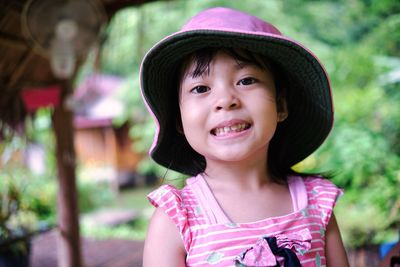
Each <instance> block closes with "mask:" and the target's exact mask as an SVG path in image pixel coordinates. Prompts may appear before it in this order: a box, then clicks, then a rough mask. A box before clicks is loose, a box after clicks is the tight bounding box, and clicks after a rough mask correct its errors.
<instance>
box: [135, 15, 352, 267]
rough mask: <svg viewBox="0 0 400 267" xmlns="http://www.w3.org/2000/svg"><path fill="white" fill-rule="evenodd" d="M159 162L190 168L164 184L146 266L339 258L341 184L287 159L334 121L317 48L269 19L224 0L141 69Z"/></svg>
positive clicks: (336, 262)
mask: <svg viewBox="0 0 400 267" xmlns="http://www.w3.org/2000/svg"><path fill="white" fill-rule="evenodd" d="M141 84H142V94H143V97H144V100H145V102H146V104H147V106H148V108H149V110H150V111H151V112H152V114H153V115H154V118H155V120H156V121H157V123H158V131H157V133H156V136H155V140H154V144H153V147H152V148H151V156H152V158H153V159H154V160H155V161H156V162H158V163H159V164H161V165H163V166H165V167H167V168H169V169H172V170H175V171H178V172H181V173H183V174H186V175H189V176H192V178H189V179H188V180H187V182H186V184H187V185H186V186H185V187H184V188H183V189H182V190H178V189H176V188H175V187H173V186H170V185H163V186H161V187H160V188H159V189H157V190H155V191H154V192H152V193H151V194H150V195H149V196H148V198H149V200H150V201H151V203H152V204H153V205H154V206H155V207H157V209H156V211H155V213H154V215H153V217H152V219H151V223H150V226H149V231H148V235H147V238H146V242H145V248H144V260H143V262H144V263H143V265H144V266H145V267H149V266H157V267H158V266H171V267H172V266H173V267H177V266H330V267H346V266H348V262H347V257H346V253H345V250H344V248H343V243H342V240H341V237H340V232H339V229H338V226H337V224H336V220H335V217H334V215H333V212H332V210H333V207H334V205H335V202H336V199H337V197H338V196H339V195H340V194H341V190H340V189H338V188H337V187H336V186H335V185H333V184H332V183H331V182H330V181H328V180H326V179H324V178H323V177H321V176H318V177H317V176H309V175H305V174H299V173H296V172H295V171H293V170H292V169H291V166H293V165H294V164H296V163H298V162H299V161H301V160H303V159H304V158H306V157H307V156H308V155H310V154H311V153H312V152H313V151H314V150H315V149H316V148H317V147H319V146H320V145H321V143H322V142H323V141H324V139H325V138H326V136H327V135H328V133H329V131H330V129H331V127H332V123H333V107H332V100H331V94H330V85H329V80H328V77H327V75H326V73H325V71H324V68H323V67H322V65H321V64H320V63H319V62H318V60H317V59H316V57H315V56H314V55H313V54H312V53H311V52H310V51H309V50H307V49H306V48H304V47H303V46H301V45H300V44H299V43H297V42H295V41H293V40H291V39H289V38H287V37H284V36H282V35H281V33H280V32H279V31H278V30H277V29H276V28H275V27H274V26H272V25H271V24H269V23H267V22H265V21H262V20H260V19H259V18H256V17H254V16H251V15H248V14H245V13H242V12H240V11H236V10H232V9H228V8H212V9H208V10H205V11H203V12H201V13H199V14H198V15H197V16H195V17H193V18H192V19H191V20H190V21H189V22H188V23H187V24H186V25H185V26H184V27H183V28H182V30H181V31H179V32H177V33H175V34H172V35H170V36H168V37H166V38H165V39H163V40H162V41H160V42H159V43H158V44H156V45H155V46H154V47H153V48H152V49H151V50H150V51H149V52H148V54H147V55H146V56H145V58H144V60H143V64H142V69H141Z"/></svg>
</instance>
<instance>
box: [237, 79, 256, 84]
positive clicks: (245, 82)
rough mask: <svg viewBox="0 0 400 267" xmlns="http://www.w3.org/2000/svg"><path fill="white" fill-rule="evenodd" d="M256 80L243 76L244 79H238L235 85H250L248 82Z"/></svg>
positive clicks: (251, 82)
mask: <svg viewBox="0 0 400 267" xmlns="http://www.w3.org/2000/svg"><path fill="white" fill-rule="evenodd" d="M256 82H257V80H256V79H255V78H252V77H248V78H244V79H241V80H240V81H238V83H237V85H250V84H253V83H256Z"/></svg>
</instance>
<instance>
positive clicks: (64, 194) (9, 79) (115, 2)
mask: <svg viewBox="0 0 400 267" xmlns="http://www.w3.org/2000/svg"><path fill="white" fill-rule="evenodd" d="M29 1H32V0H0V142H1V141H2V140H3V137H4V136H5V135H4V134H5V133H7V132H8V131H9V129H14V130H16V129H19V128H20V126H21V125H23V122H24V120H25V118H26V116H27V115H29V113H28V111H27V109H26V107H25V105H24V103H23V100H22V98H21V95H23V92H25V91H27V90H26V88H44V89H46V88H52V89H54V87H57V88H59V89H60V90H59V91H60V100H59V102H60V105H57V106H55V108H54V111H53V114H52V127H53V131H54V133H55V139H56V158H57V173H58V188H59V189H58V190H59V191H58V209H57V211H58V227H57V228H58V232H59V242H58V243H57V245H58V248H57V249H58V251H59V253H58V266H61V267H81V266H83V263H82V252H81V244H80V242H81V241H80V230H79V210H78V204H77V203H78V200H77V189H76V170H75V168H76V159H75V151H74V140H73V138H74V127H73V112H72V111H71V110H69V108H68V107H67V105H64V104H63V103H64V101H65V100H66V97H67V96H68V94H70V93H71V92H72V88H71V80H70V79H71V78H63V79H60V78H57V77H56V76H55V75H54V74H53V71H52V69H51V65H50V63H49V59H48V58H47V57H46V56H44V55H42V54H40V53H37V51H36V50H35V49H34V47H33V44H32V40H29V38H27V37H26V34H24V33H23V29H22V28H23V27H22V24H23V23H22V22H21V21H22V19H23V16H22V15H23V12H24V7H25V6H26V5H27V3H29ZM50 1H57V2H59V3H60V2H61V3H64V2H62V1H65V2H67V1H83V0H50ZM84 1H89V0H84ZM93 1H95V0H93ZM97 1H98V3H99V4H100V5H101V6H102V7H103V10H104V13H105V22H106V23H108V22H109V21H110V19H111V18H112V16H113V15H114V14H115V13H116V12H117V11H118V10H121V9H123V8H125V7H129V6H138V5H141V4H144V3H147V2H152V1H155V0H97ZM42 2H43V1H42ZM53 3H54V2H53ZM80 3H82V2H80ZM46 15H47V14H43V16H46ZM82 62H83V59H79V60H77V64H76V65H75V70H74V73H76V70H77V69H78V68H79V66H80V64H81V63H82ZM72 78H73V76H72ZM44 92H45V91H44Z"/></svg>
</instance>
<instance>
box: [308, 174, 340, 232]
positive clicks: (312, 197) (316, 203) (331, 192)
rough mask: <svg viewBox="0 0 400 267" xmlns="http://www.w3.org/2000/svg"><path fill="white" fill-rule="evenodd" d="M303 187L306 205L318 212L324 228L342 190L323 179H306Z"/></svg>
mask: <svg viewBox="0 0 400 267" xmlns="http://www.w3.org/2000/svg"><path fill="white" fill-rule="evenodd" d="M304 185H305V187H306V191H307V197H308V205H309V206H310V207H312V208H315V209H317V210H318V214H319V215H320V217H321V220H322V223H323V225H324V226H325V227H326V226H327V225H328V223H329V220H330V218H331V216H332V214H333V209H334V207H335V205H336V202H337V200H338V198H339V197H340V196H341V195H342V194H343V190H342V189H340V188H339V187H337V186H336V185H335V184H334V183H333V182H332V181H330V180H328V179H325V178H323V177H306V178H304Z"/></svg>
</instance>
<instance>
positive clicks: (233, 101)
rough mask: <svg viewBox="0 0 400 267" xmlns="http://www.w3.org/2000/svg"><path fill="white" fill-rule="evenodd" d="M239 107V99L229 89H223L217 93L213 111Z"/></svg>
mask: <svg viewBox="0 0 400 267" xmlns="http://www.w3.org/2000/svg"><path fill="white" fill-rule="evenodd" d="M239 107H240V100H239V99H238V98H237V97H236V96H235V95H234V94H233V93H232V92H230V91H229V90H223V92H222V93H220V94H219V95H218V98H217V100H216V103H215V111H218V110H231V109H236V108H239Z"/></svg>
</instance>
